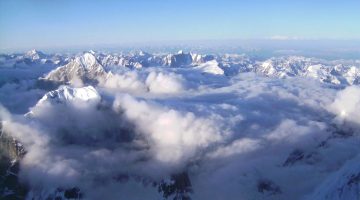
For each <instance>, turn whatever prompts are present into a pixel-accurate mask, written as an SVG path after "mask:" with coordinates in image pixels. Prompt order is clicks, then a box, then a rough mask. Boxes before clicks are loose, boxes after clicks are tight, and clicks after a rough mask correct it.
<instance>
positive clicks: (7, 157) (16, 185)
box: [0, 122, 27, 200]
mask: <svg viewBox="0 0 360 200" xmlns="http://www.w3.org/2000/svg"><path fill="white" fill-rule="evenodd" d="M0 133H1V134H0V199H15V200H17V199H19V200H20V199H24V198H25V195H26V193H27V189H26V187H25V186H24V185H23V184H21V183H20V182H19V180H18V175H17V174H18V172H19V160H20V159H21V157H22V156H23V155H24V153H25V150H24V148H23V146H22V145H21V144H20V143H19V142H18V141H16V140H14V139H12V138H11V137H9V136H7V135H6V133H4V132H3V131H2V123H1V122H0Z"/></svg>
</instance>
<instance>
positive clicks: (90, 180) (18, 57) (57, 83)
mask: <svg viewBox="0 0 360 200" xmlns="http://www.w3.org/2000/svg"><path fill="white" fill-rule="evenodd" d="M0 78H1V79H0V119H1V126H0V129H1V133H2V134H1V135H2V137H5V136H6V137H7V138H10V139H8V140H6V142H7V143H6V144H7V145H2V143H1V145H0V148H2V149H9V148H12V147H11V145H8V144H12V145H14V144H16V145H18V146H17V148H15V152H20V151H21V153H15V155H13V154H11V155H8V156H7V157H11V158H12V159H13V160H14V162H15V163H17V164H18V165H19V169H18V170H15V171H14V173H15V175H16V176H15V177H17V178H16V183H15V185H7V186H6V188H4V189H3V188H0V197H6V196H8V195H11V194H14V193H15V194H19V195H18V196H19V198H20V197H24V198H26V199H79V198H81V199H91V200H92V199H94V200H96V199H110V200H111V199H114V200H115V199H184V200H185V199H209V200H211V199H214V200H217V199H228V200H238V199H244V200H247V199H256V200H257V199H259V200H260V199H274V200H275V199H276V200H281V199H283V200H288V199H298V200H325V199H326V200H349V199H360V159H359V156H360V114H359V113H360V86H359V85H360V60H324V59H320V58H309V57H300V56H286V57H272V58H269V59H265V60H258V59H256V58H255V57H251V56H247V55H237V54H219V55H210V54H209V55H201V54H196V53H185V52H183V51H179V52H177V53H173V54H171V53H169V54H150V53H146V52H142V51H141V52H135V53H128V54H123V53H103V52H94V51H89V52H83V53H79V54H74V55H72V54H69V55H68V54H54V55H47V54H45V53H42V52H39V51H36V50H32V51H29V52H27V53H25V54H11V55H0ZM8 141H13V142H8ZM19 145H20V146H19ZM0 164H1V163H0ZM8 165H9V168H8V170H7V172H9V171H11V170H12V169H13V168H12V166H15V164H14V163H9V164H8ZM10 169H11V170H10ZM9 176H10V175H9V173H5V175H4V176H3V178H2V180H0V185H1V184H5V183H6V182H5V181H6V180H7V178H8V177H9ZM3 180H4V181H3ZM5 185H6V184H5ZM21 187H24V188H26V192H23V191H22V190H20V189H19V188H21Z"/></svg>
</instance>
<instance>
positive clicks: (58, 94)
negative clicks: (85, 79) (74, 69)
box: [38, 86, 100, 104]
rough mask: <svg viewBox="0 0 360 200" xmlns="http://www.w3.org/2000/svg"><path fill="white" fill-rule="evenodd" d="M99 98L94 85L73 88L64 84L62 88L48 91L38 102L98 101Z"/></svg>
mask: <svg viewBox="0 0 360 200" xmlns="http://www.w3.org/2000/svg"><path fill="white" fill-rule="evenodd" d="M99 100H100V95H99V93H98V92H97V91H96V89H95V88H94V87H93V86H86V87H81V88H72V87H69V86H63V87H61V88H60V89H57V90H53V91H50V92H48V93H46V94H45V95H44V96H43V97H42V98H41V99H40V100H39V102H38V104H42V103H44V102H50V103H66V102H71V101H86V102H88V101H95V102H98V101H99Z"/></svg>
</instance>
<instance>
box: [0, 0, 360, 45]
mask: <svg viewBox="0 0 360 200" xmlns="http://www.w3.org/2000/svg"><path fill="white" fill-rule="evenodd" d="M359 9H360V0H301V1H300V0H299V1H295V0H244V1H240V0H206V1H205V0H197V1H196V0H178V1H175V0H117V1H116V0H101V1H100V0H99V1H95V0H0V46H1V48H2V49H16V48H42V47H66V46H81V45H101V44H129V43H130V44H131V43H145V42H156V41H178V40H207V39H216V40H227V39H264V38H266V39H268V38H278V39H286V38H293V39H294V38H297V39H299V38H300V39H346V40H352V39H359V38H360V11H359Z"/></svg>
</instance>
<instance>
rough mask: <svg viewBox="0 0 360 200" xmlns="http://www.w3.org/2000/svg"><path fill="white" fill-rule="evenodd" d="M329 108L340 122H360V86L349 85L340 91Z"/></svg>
mask: <svg viewBox="0 0 360 200" xmlns="http://www.w3.org/2000/svg"><path fill="white" fill-rule="evenodd" d="M328 109H329V110H330V111H331V112H332V113H334V114H335V115H336V116H337V118H336V121H337V122H338V123H346V122H349V123H356V124H357V125H359V124H360V113H359V111H360V87H359V86H349V87H347V88H345V89H344V90H342V91H340V92H339V93H338V94H337V96H336V99H335V101H334V102H333V103H332V104H331V105H329V107H328Z"/></svg>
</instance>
